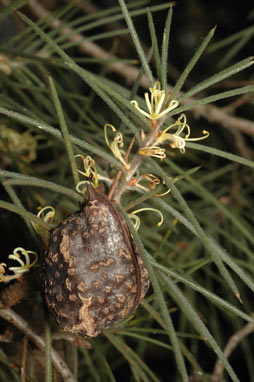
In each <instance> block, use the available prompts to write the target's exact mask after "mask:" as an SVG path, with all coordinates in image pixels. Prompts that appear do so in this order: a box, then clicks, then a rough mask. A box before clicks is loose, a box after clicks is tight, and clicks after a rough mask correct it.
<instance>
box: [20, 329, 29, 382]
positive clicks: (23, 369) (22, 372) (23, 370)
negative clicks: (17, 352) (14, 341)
mask: <svg viewBox="0 0 254 382" xmlns="http://www.w3.org/2000/svg"><path fill="white" fill-rule="evenodd" d="M27 343H28V339H27V336H26V335H25V336H24V343H23V353H22V360H21V367H20V382H25V380H26V357H27Z"/></svg>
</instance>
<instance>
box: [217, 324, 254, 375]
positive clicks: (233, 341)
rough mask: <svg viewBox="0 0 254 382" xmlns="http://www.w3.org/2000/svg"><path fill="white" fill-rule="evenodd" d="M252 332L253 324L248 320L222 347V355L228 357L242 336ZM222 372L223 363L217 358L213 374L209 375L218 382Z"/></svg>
mask: <svg viewBox="0 0 254 382" xmlns="http://www.w3.org/2000/svg"><path fill="white" fill-rule="evenodd" d="M253 332H254V324H253V323H252V322H249V323H248V324H247V325H245V326H244V327H243V329H241V330H239V331H238V332H236V333H235V334H234V335H233V336H232V337H230V339H229V341H228V343H227V345H226V347H225V349H224V352H223V354H224V356H225V358H228V357H229V356H230V355H231V353H232V352H233V351H234V350H235V348H236V347H237V346H238V345H239V343H240V342H241V341H242V340H243V339H244V337H246V336H248V335H249V334H251V333H253ZM223 372H224V365H223V363H222V362H221V360H219V359H218V360H217V362H216V364H215V367H214V370H213V374H212V376H211V381H212V382H219V381H222V377H223Z"/></svg>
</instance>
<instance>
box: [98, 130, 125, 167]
mask: <svg viewBox="0 0 254 382" xmlns="http://www.w3.org/2000/svg"><path fill="white" fill-rule="evenodd" d="M108 127H110V128H111V129H112V131H113V132H114V133H116V134H115V138H114V140H113V142H111V143H109V140H108V135H107V128H108ZM104 136H105V141H106V143H107V145H108V147H109V149H110V150H111V151H112V153H113V154H114V156H115V157H116V159H118V160H119V161H120V162H121V163H122V164H123V165H124V167H125V168H126V170H129V169H130V166H129V165H128V163H127V162H126V161H125V160H124V158H123V155H124V154H125V153H124V151H123V150H120V149H121V148H123V146H124V143H123V135H122V133H120V132H118V131H117V130H116V128H115V127H114V126H113V125H111V124H109V123H106V124H105V125H104Z"/></svg>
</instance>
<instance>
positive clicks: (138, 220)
mask: <svg viewBox="0 0 254 382" xmlns="http://www.w3.org/2000/svg"><path fill="white" fill-rule="evenodd" d="M142 211H154V212H157V213H158V214H159V215H160V221H159V222H158V223H157V226H158V227H160V226H161V225H162V223H163V220H164V219H163V215H162V213H161V212H160V210H157V209H156V208H150V207H145V208H140V209H138V210H135V211H132V212H131V213H130V214H129V215H128V216H129V218H131V219H134V220H135V224H134V226H135V228H136V230H137V231H138V229H139V227H140V218H139V217H138V216H137V215H136V214H137V213H139V212H142Z"/></svg>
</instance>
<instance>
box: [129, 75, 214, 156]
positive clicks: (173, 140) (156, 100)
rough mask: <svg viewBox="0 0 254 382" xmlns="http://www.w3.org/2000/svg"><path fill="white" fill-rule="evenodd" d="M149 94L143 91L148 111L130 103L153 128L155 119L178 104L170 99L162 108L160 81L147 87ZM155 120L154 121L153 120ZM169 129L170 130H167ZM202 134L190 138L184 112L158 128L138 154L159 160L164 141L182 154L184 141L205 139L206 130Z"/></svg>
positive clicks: (163, 97) (163, 150)
mask: <svg viewBox="0 0 254 382" xmlns="http://www.w3.org/2000/svg"><path fill="white" fill-rule="evenodd" d="M149 91H150V93H151V94H150V98H149V94H148V93H145V101H146V105H147V108H148V111H149V112H146V111H144V110H142V109H141V108H140V107H139V105H138V103H137V102H136V101H131V104H132V105H133V106H134V107H135V108H136V109H137V110H138V111H139V112H140V113H141V114H143V115H145V116H146V117H147V118H148V119H149V120H150V122H151V124H152V127H153V128H154V129H155V128H156V127H157V120H158V119H160V118H161V117H164V116H165V115H166V114H168V113H169V112H170V111H172V110H173V109H175V108H176V107H177V106H178V101H177V100H171V101H170V102H169V104H168V105H167V106H166V108H164V109H163V110H162V108H163V104H164V100H165V90H161V88H160V83H159V82H158V81H157V82H155V84H154V87H153V88H150V89H149ZM155 120H156V122H154V121H155ZM169 131H171V132H169ZM203 134H204V135H203V136H202V137H198V138H190V127H189V125H188V124H187V121H186V116H185V114H181V115H180V117H179V118H178V119H177V120H176V121H175V122H174V123H172V124H171V125H169V126H168V127H167V128H166V129H165V130H163V131H160V130H158V131H157V132H156V134H155V136H154V139H153V140H152V143H150V144H149V145H148V146H144V147H141V148H140V150H139V154H140V155H144V156H153V157H155V158H159V159H161V160H163V159H165V158H166V153H165V151H166V149H164V148H161V147H160V145H161V144H162V143H164V142H166V141H168V142H169V145H170V147H171V148H172V149H179V150H180V152H181V153H182V154H184V153H185V142H186V141H199V140H201V139H205V138H207V137H208V136H209V133H208V132H207V131H206V130H203ZM142 140H143V141H144V140H145V135H144V133H143V139H142Z"/></svg>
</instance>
